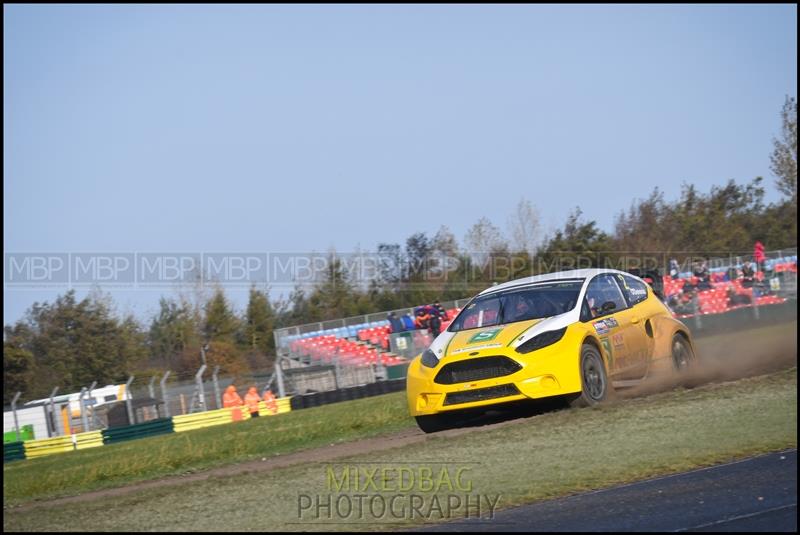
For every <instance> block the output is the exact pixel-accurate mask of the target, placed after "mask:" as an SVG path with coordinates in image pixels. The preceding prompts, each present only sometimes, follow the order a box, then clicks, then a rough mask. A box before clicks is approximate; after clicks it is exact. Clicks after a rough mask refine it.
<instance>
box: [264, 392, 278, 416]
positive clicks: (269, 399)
mask: <svg viewBox="0 0 800 535" xmlns="http://www.w3.org/2000/svg"><path fill="white" fill-rule="evenodd" d="M264 404H266V406H267V409H268V410H269V412H271V413H272V414H278V400H277V399H275V394H273V393H272V390H269V389H267V391H266V392H264Z"/></svg>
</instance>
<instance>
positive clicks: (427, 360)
mask: <svg viewBox="0 0 800 535" xmlns="http://www.w3.org/2000/svg"><path fill="white" fill-rule="evenodd" d="M437 364H439V359H437V358H436V355H434V354H433V351H431V350H430V349H426V350H425V351H423V352H422V365H423V366H427V367H428V368H435V367H436V365H437Z"/></svg>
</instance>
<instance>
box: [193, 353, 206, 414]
mask: <svg viewBox="0 0 800 535" xmlns="http://www.w3.org/2000/svg"><path fill="white" fill-rule="evenodd" d="M204 371H206V365H205V364H203V365H202V366H200V369H199V370H197V373H196V374H195V375H194V380H195V382H196V383H197V395H198V396H199V398H200V399H199V402H200V410H202V411H204V410H206V392H205V388H204V387H203V372H204Z"/></svg>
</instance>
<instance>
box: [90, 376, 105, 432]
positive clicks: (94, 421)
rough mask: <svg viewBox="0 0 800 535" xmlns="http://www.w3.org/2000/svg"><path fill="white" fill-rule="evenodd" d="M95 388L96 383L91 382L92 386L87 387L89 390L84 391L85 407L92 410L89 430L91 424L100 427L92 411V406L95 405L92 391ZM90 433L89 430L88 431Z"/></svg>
mask: <svg viewBox="0 0 800 535" xmlns="http://www.w3.org/2000/svg"><path fill="white" fill-rule="evenodd" d="M96 386H97V381H92V384H90V385H89V390H87V391H86V405H87V406H89V407H91V409H92V419H91V420H90V421H89V428H91V427H92V425H93V424H98V426H97V427H102V426H101V425H99V422H98V420H97V413H96V411H95V410H94V406H95V405H96V404H97V401H95V399H94V397H92V390H94V388H95V387H96ZM89 430H90V431H91V429H89Z"/></svg>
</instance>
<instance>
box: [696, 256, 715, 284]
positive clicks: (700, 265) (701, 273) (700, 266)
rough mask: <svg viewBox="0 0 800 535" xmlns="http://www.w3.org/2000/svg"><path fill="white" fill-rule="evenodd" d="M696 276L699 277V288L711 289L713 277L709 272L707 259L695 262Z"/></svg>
mask: <svg viewBox="0 0 800 535" xmlns="http://www.w3.org/2000/svg"><path fill="white" fill-rule="evenodd" d="M694 276H695V277H697V289H698V290H710V289H711V288H712V286H711V278H710V276H709V274H708V263H707V262H706V261H705V260H703V261H702V262H695V265H694Z"/></svg>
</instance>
